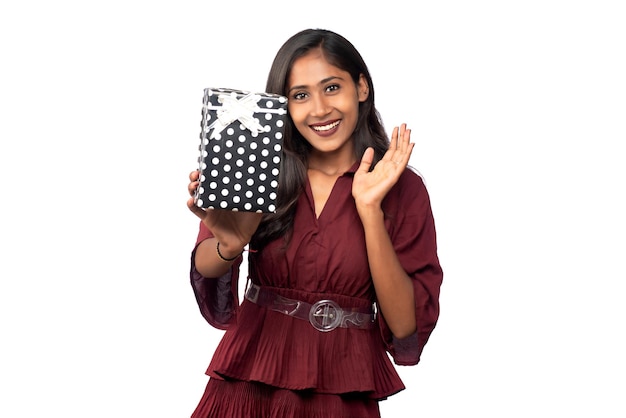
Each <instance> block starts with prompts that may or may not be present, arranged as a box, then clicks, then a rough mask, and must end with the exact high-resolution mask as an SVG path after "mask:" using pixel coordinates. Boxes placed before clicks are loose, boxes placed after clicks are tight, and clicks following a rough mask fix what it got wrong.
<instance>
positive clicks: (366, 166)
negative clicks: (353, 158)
mask: <svg viewBox="0 0 626 418" xmlns="http://www.w3.org/2000/svg"><path fill="white" fill-rule="evenodd" d="M373 161H374V148H372V147H368V148H367V149H366V150H365V152H364V153H363V157H362V158H361V164H359V168H358V169H357V170H356V171H357V172H359V171H361V172H363V173H367V172H368V171H369V170H370V167H371V166H372V162H373Z"/></svg>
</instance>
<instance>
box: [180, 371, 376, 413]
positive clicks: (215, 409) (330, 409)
mask: <svg viewBox="0 0 626 418" xmlns="http://www.w3.org/2000/svg"><path fill="white" fill-rule="evenodd" d="M191 418H380V410H379V406H378V401H376V400H374V399H369V398H368V397H367V396H365V395H364V394H344V395H335V394H320V393H314V392H311V391H293V390H288V389H281V388H276V387H272V386H268V385H265V384H262V383H257V382H242V381H236V380H218V379H213V378H211V379H209V382H208V383H207V386H206V389H205V391H204V395H203V396H202V398H201V400H200V403H199V404H198V406H197V407H196V409H195V411H194V412H193V414H192V416H191Z"/></svg>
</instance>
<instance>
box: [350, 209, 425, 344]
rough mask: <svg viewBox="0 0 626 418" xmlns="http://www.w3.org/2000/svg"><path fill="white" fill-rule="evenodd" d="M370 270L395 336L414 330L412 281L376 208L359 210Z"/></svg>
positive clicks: (410, 332) (378, 296)
mask: <svg viewBox="0 0 626 418" xmlns="http://www.w3.org/2000/svg"><path fill="white" fill-rule="evenodd" d="M360 215H361V221H362V222H363V227H364V230H365V244H366V249H367V255H368V260H369V267H370V272H371V274H372V279H373V281H374V288H375V290H376V297H377V299H378V304H379V306H380V309H381V312H382V314H383V315H384V317H385V320H386V321H387V324H388V325H389V328H390V329H391V332H392V333H393V334H394V335H395V336H396V338H404V337H407V336H409V335H411V334H413V333H414V332H415V329H416V323H415V299H414V295H413V284H412V283H411V279H410V278H409V276H408V275H407V274H406V272H405V271H404V269H403V268H402V265H401V264H400V261H399V260H398V256H397V255H396V252H395V250H394V248H393V244H392V242H391V239H390V238H389V234H388V232H387V229H386V228H385V224H384V215H383V212H382V210H380V209H369V210H362V211H361V212H360Z"/></svg>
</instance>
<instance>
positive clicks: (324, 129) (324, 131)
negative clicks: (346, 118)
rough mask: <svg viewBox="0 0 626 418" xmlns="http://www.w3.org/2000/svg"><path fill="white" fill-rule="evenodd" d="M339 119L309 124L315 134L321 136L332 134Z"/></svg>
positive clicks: (339, 121)
mask: <svg viewBox="0 0 626 418" xmlns="http://www.w3.org/2000/svg"><path fill="white" fill-rule="evenodd" d="M340 123H341V120H335V121H332V122H324V123H319V124H315V125H310V126H311V129H313V130H314V131H315V132H316V133H317V134H319V135H322V136H327V135H332V134H333V133H334V132H335V131H336V130H337V127H338V126H339V124H340Z"/></svg>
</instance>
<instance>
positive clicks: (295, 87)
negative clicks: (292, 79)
mask: <svg viewBox="0 0 626 418" xmlns="http://www.w3.org/2000/svg"><path fill="white" fill-rule="evenodd" d="M335 79H337V80H343V78H341V77H339V76H336V75H332V76H330V77H326V78H324V79H322V80H321V81H320V82H319V83H318V85H321V84H326V83H328V82H329V81H332V80H335ZM307 87H308V86H305V85H304V84H302V85H299V86H293V87H291V88H290V89H289V90H288V91H287V92H288V93H289V92H291V90H299V89H306V88H307Z"/></svg>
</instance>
